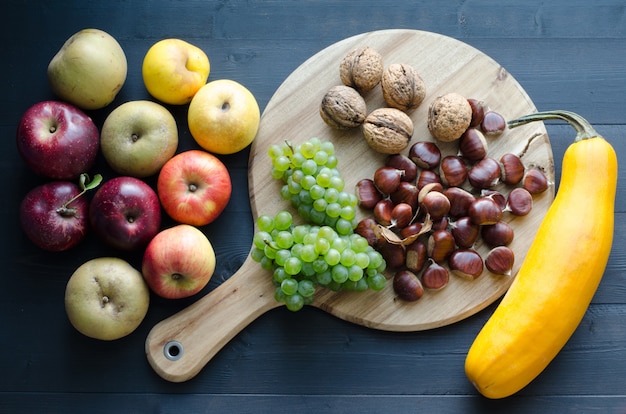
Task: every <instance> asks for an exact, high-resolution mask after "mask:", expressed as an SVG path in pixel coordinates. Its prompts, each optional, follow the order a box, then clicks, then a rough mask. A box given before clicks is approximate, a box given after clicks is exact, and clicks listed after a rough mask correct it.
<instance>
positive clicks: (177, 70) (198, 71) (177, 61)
mask: <svg viewBox="0 0 626 414" xmlns="http://www.w3.org/2000/svg"><path fill="white" fill-rule="evenodd" d="M210 71H211V65H210V63H209V58H208V57H207V55H206V53H204V51H203V50H202V49H200V48H199V47H197V46H194V45H192V44H191V43H188V42H186V41H184V40H181V39H163V40H160V41H158V42H156V43H155V44H154V45H152V47H150V49H148V52H146V55H145V57H144V59H143V65H142V67H141V73H142V76H143V82H144V85H145V86H146V89H147V90H148V93H150V95H152V96H153V97H154V98H156V99H158V100H159V101H161V102H164V103H167V104H171V105H183V104H187V103H189V102H190V101H191V98H193V96H194V95H195V94H196V92H198V90H199V89H200V88H201V87H202V86H204V85H205V84H206V81H207V79H208V78H209V72H210Z"/></svg>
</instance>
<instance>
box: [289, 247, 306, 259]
mask: <svg viewBox="0 0 626 414" xmlns="http://www.w3.org/2000/svg"><path fill="white" fill-rule="evenodd" d="M303 246H304V245H303V244H302V243H296V244H294V245H293V246H292V247H291V255H292V256H293V257H295V258H298V259H299V258H300V252H302V247H303Z"/></svg>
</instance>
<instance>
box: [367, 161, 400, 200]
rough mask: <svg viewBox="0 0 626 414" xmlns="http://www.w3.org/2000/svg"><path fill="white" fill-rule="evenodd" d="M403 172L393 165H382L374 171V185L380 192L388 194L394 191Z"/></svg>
mask: <svg viewBox="0 0 626 414" xmlns="http://www.w3.org/2000/svg"><path fill="white" fill-rule="evenodd" d="M402 175H404V172H403V171H402V170H399V169H397V168H394V167H388V166H382V167H379V168H378V169H376V171H374V185H375V186H376V188H377V189H378V191H380V192H381V193H383V194H385V195H388V194H391V193H393V192H394V191H396V189H397V188H398V185H400V181H402Z"/></svg>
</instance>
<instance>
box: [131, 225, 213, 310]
mask: <svg viewBox="0 0 626 414" xmlns="http://www.w3.org/2000/svg"><path fill="white" fill-rule="evenodd" d="M141 271H142V274H143V277H144V279H145V280H146V283H147V284H148V286H149V287H150V289H151V290H152V291H153V292H154V293H156V294H157V295H159V296H161V297H163V298H167V299H181V298H186V297H189V296H192V295H195V294H196V293H198V292H199V291H201V290H202V289H203V288H204V287H205V286H206V285H207V283H208V282H209V280H210V279H211V276H212V275H213V272H214V271H215V252H214V251H213V246H212V245H211V243H210V242H209V239H207V237H206V236H205V235H204V233H202V232H201V231H200V230H198V229H197V228H196V227H193V226H190V225H188V224H179V225H176V226H174V227H171V228H169V229H165V230H163V231H161V232H160V233H159V234H157V235H156V236H154V238H153V239H152V241H150V243H149V244H148V246H147V247H146V250H145V252H144V256H143V262H142V269H141Z"/></svg>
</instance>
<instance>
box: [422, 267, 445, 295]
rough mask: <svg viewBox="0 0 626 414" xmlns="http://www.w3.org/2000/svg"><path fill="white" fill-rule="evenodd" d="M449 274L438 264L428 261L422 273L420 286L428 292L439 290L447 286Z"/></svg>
mask: <svg viewBox="0 0 626 414" xmlns="http://www.w3.org/2000/svg"><path fill="white" fill-rule="evenodd" d="M449 281H450V272H448V269H446V268H445V267H443V266H441V265H440V264H438V263H436V262H434V261H432V260H431V261H430V263H429V264H428V266H427V267H426V269H425V270H424V272H423V273H422V286H424V288H426V289H429V290H440V289H443V288H444V287H446V286H447V285H448V282H449Z"/></svg>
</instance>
